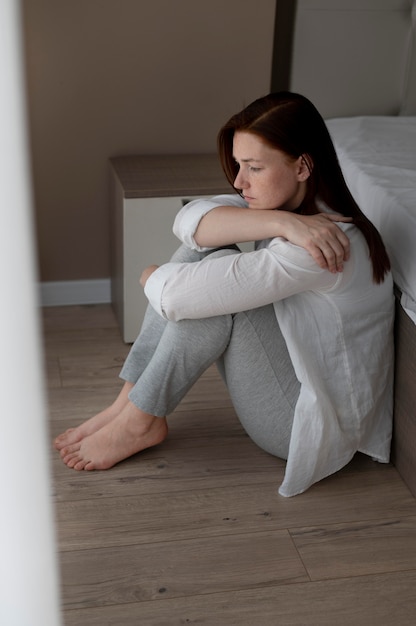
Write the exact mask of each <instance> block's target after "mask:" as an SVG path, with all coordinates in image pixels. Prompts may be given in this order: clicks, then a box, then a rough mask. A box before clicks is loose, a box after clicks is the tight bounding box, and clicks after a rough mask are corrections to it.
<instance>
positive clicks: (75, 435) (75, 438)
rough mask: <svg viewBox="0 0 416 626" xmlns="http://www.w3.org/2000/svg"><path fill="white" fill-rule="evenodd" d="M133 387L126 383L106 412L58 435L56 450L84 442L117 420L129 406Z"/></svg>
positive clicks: (55, 442) (55, 443)
mask: <svg viewBox="0 0 416 626" xmlns="http://www.w3.org/2000/svg"><path fill="white" fill-rule="evenodd" d="M132 387H133V385H132V384H131V383H125V384H124V385H123V388H122V390H121V391H120V393H119V395H118V396H117V398H116V400H115V401H114V402H113V404H111V405H110V406H109V407H107V408H106V409H104V411H101V412H100V413H97V415H94V417H91V418H90V419H88V420H87V421H85V422H83V423H82V424H81V425H80V426H77V427H76V428H68V430H66V431H65V432H63V433H61V434H60V435H58V437H56V439H55V441H54V442H53V445H54V448H55V449H56V450H62V449H63V448H65V447H67V446H70V445H72V444H74V443H78V442H79V441H82V439H84V438H85V437H89V436H90V435H93V434H94V433H96V432H97V430H100V429H101V428H103V426H106V425H107V424H108V423H109V422H110V421H111V420H113V419H114V418H116V417H117V415H119V413H120V412H121V411H122V410H123V409H124V407H125V406H126V405H127V403H128V401H129V399H128V394H129V392H130V389H131V388H132Z"/></svg>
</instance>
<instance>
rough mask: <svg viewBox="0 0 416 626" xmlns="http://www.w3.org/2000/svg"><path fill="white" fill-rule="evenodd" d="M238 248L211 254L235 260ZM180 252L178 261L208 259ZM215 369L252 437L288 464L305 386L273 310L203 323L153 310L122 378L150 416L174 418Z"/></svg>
mask: <svg viewBox="0 0 416 626" xmlns="http://www.w3.org/2000/svg"><path fill="white" fill-rule="evenodd" d="M235 253H236V250H235V249H229V248H227V249H221V250H217V251H215V252H211V253H209V254H212V255H214V256H221V255H224V254H235ZM206 254H207V253H199V252H196V251H194V250H190V249H189V248H186V247H185V246H181V247H180V248H179V250H178V251H177V252H176V253H175V255H174V256H173V257H172V261H176V262H188V263H189V262H196V261H199V260H201V259H202V258H204V257H205V256H206ZM213 363H216V364H217V367H218V370H219V372H220V374H221V376H222V378H223V380H224V382H225V384H226V386H227V388H228V391H229V394H230V397H231V400H232V402H233V405H234V408H235V411H236V413H237V415H238V417H239V419H240V422H241V424H242V426H243V427H244V429H245V430H246V432H247V434H248V435H249V436H250V438H251V439H252V440H253V441H254V442H255V443H256V444H257V445H258V446H260V447H261V448H263V449H264V450H266V452H269V453H270V454H273V455H275V456H278V457H280V458H283V459H286V458H287V455H288V450H289V440H290V433H291V429H292V423H293V414H294V408H295V404H296V401H297V398H298V395H299V381H298V380H297V378H296V376H295V372H294V369H293V365H292V362H291V360H290V357H289V354H288V351H287V347H286V342H285V340H284V338H283V336H282V334H281V332H280V328H279V325H278V322H277V320H276V317H275V313H274V308H273V305H272V304H270V305H267V306H263V307H260V308H258V309H253V310H250V311H245V312H242V313H236V314H233V315H219V316H215V317H209V318H205V319H198V320H181V321H179V322H171V321H167V320H165V319H163V318H162V317H161V316H160V315H159V314H158V313H156V312H155V311H154V309H153V308H152V307H151V306H150V305H149V306H148V308H147V311H146V315H145V318H144V320H143V325H142V329H141V332H140V334H139V336H138V337H137V339H136V341H135V343H134V344H133V346H132V348H131V350H130V353H129V355H128V357H127V359H126V362H125V364H124V366H123V368H122V370H121V373H120V377H121V378H122V379H123V380H125V381H128V382H130V383H132V384H133V385H134V386H133V388H132V390H131V391H130V394H129V399H130V401H131V402H133V404H135V405H136V406H137V407H139V408H140V409H141V410H143V411H145V412H146V413H150V414H151V415H156V416H158V417H164V416H166V415H169V413H171V412H172V411H173V410H174V409H175V408H176V406H177V405H178V404H179V402H180V401H181V400H182V398H183V397H184V396H185V395H186V393H187V392H188V391H189V389H190V388H191V387H192V385H193V384H194V383H195V382H196V381H197V380H198V378H199V377H200V376H201V374H202V373H203V372H204V371H205V370H206V369H207V368H208V367H209V366H210V365H212V364H213Z"/></svg>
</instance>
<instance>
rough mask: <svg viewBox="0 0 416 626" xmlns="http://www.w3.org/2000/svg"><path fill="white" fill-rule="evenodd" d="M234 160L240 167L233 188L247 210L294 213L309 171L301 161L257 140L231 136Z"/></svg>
mask: <svg viewBox="0 0 416 626" xmlns="http://www.w3.org/2000/svg"><path fill="white" fill-rule="evenodd" d="M233 156H234V159H235V160H236V162H237V164H238V165H239V172H238V174H237V177H236V179H235V181H234V187H235V188H236V189H239V190H241V193H242V195H243V196H244V198H245V200H246V202H247V203H248V206H249V208H250V209H283V210H285V211H294V210H295V209H297V208H298V207H299V206H300V204H301V202H302V200H303V198H304V197H305V193H306V181H307V179H308V177H309V170H308V168H307V165H306V162H305V160H304V158H303V157H299V158H298V159H296V160H293V159H291V158H290V157H289V156H287V155H286V154H285V153H284V152H281V151H280V150H277V149H275V148H272V147H271V146H270V145H269V144H267V143H266V142H265V141H263V140H262V139H261V138H260V137H259V136H257V135H254V134H253V133H250V132H246V131H237V132H236V133H235V134H234V141H233Z"/></svg>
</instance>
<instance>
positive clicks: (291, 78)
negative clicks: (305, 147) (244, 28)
mask: <svg viewBox="0 0 416 626" xmlns="http://www.w3.org/2000/svg"><path fill="white" fill-rule="evenodd" d="M282 42H283V45H284V46H285V48H282ZM273 76H274V79H272V83H273V80H275V81H276V80H277V81H279V79H280V80H281V77H282V76H286V77H287V83H288V84H287V85H285V87H284V88H289V89H291V90H292V91H297V92H299V93H302V94H304V95H305V96H307V97H308V98H310V99H311V100H312V102H313V103H314V104H315V105H316V106H317V107H318V109H319V111H320V112H321V113H322V115H323V116H324V117H325V118H330V117H343V116H352V115H416V0H297V1H296V2H293V1H292V0H277V7H276V45H275V58H274V68H273ZM279 77H280V78H279ZM276 88H277V89H279V88H282V85H281V84H279V85H278V84H275V85H273V84H272V89H273V90H275V89H276Z"/></svg>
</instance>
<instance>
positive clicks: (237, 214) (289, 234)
mask: <svg viewBox="0 0 416 626" xmlns="http://www.w3.org/2000/svg"><path fill="white" fill-rule="evenodd" d="M350 221H351V219H350V218H347V217H343V216H342V215H339V214H333V213H332V214H331V213H319V214H317V215H299V214H297V213H291V212H288V211H271V210H258V209H248V208H243V207H236V206H217V207H215V208H213V209H211V210H210V211H209V212H207V213H206V214H205V215H204V216H203V217H202V218H201V220H200V221H199V223H198V226H197V228H196V231H195V233H194V240H195V241H196V243H197V244H198V246H200V247H201V248H202V247H206V248H211V247H218V246H224V245H227V244H231V243H235V242H243V241H253V240H260V239H269V238H273V237H284V238H285V239H287V240H288V241H290V242H291V243H293V244H295V245H297V246H300V247H301V248H304V249H305V250H307V251H308V252H309V254H310V255H311V256H312V258H313V259H314V260H315V262H316V263H317V264H318V265H319V267H321V268H323V269H328V270H329V271H331V272H337V271H342V269H343V262H344V261H347V260H348V258H349V249H350V246H349V239H348V237H347V236H346V235H345V234H344V233H343V231H342V230H341V229H340V228H338V226H337V225H336V223H335V222H350Z"/></svg>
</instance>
